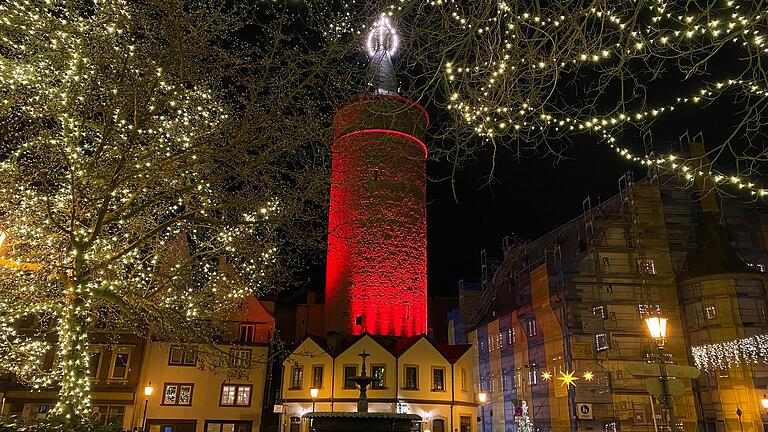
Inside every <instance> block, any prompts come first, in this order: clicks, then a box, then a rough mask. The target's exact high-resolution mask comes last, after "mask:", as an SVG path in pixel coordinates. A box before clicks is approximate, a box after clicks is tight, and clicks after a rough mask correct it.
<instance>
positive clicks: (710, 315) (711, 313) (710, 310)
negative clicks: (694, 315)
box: [704, 305, 717, 320]
mask: <svg viewBox="0 0 768 432" xmlns="http://www.w3.org/2000/svg"><path fill="white" fill-rule="evenodd" d="M704 316H705V317H706V318H707V319H708V320H713V319H715V318H717V309H715V306H714V305H712V306H707V307H706V308H704Z"/></svg>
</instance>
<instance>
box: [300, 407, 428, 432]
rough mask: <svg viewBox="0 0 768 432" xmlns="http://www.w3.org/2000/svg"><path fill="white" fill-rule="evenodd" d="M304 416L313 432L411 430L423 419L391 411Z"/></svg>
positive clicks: (317, 413) (404, 431) (414, 415)
mask: <svg viewBox="0 0 768 432" xmlns="http://www.w3.org/2000/svg"><path fill="white" fill-rule="evenodd" d="M302 418H305V419H307V420H309V421H310V423H309V424H310V426H309V429H310V431H312V432H409V431H411V430H414V429H416V428H415V423H418V422H420V421H422V420H421V417H420V416H418V415H416V414H400V413H389V412H323V411H319V412H311V413H307V414H304V415H303V416H302Z"/></svg>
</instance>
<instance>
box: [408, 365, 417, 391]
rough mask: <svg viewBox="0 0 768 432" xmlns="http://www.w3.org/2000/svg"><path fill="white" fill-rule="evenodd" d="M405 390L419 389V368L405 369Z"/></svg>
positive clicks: (409, 367)
mask: <svg viewBox="0 0 768 432" xmlns="http://www.w3.org/2000/svg"><path fill="white" fill-rule="evenodd" d="M405 389H406V390H418V389H419V367H418V366H406V367H405Z"/></svg>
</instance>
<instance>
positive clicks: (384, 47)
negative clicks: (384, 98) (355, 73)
mask: <svg viewBox="0 0 768 432" xmlns="http://www.w3.org/2000/svg"><path fill="white" fill-rule="evenodd" d="M399 47H400V37H399V36H398V34H397V30H396V29H395V27H394V26H393V25H392V21H390V19H389V17H387V16H385V15H381V16H380V17H379V19H378V20H376V22H375V23H374V24H373V26H372V27H371V30H370V31H369V32H368V37H367V38H366V41H365V49H366V52H367V54H368V56H369V57H370V58H371V62H370V64H369V66H368V74H369V77H370V82H371V85H373V87H374V88H375V89H376V92H377V93H379V94H397V88H398V85H397V77H395V68H394V66H393V65H392V56H393V55H394V54H395V53H396V52H397V50H398V48H399Z"/></svg>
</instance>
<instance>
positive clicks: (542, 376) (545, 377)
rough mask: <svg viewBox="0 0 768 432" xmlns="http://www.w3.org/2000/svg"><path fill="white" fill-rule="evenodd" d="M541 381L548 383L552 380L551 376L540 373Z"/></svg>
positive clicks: (546, 373) (547, 373)
mask: <svg viewBox="0 0 768 432" xmlns="http://www.w3.org/2000/svg"><path fill="white" fill-rule="evenodd" d="M541 379H543V380H544V381H549V380H550V379H552V374H551V373H549V371H544V372H542V373H541Z"/></svg>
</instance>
